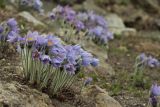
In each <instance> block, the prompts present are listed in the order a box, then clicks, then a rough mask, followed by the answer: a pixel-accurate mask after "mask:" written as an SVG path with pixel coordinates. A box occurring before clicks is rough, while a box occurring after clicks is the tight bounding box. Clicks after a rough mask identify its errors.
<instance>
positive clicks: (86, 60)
mask: <svg viewBox="0 0 160 107" xmlns="http://www.w3.org/2000/svg"><path fill="white" fill-rule="evenodd" d="M81 55H82V65H83V66H85V67H86V66H89V65H90V64H91V62H92V55H91V54H90V53H88V52H86V51H83V52H82V54H81Z"/></svg>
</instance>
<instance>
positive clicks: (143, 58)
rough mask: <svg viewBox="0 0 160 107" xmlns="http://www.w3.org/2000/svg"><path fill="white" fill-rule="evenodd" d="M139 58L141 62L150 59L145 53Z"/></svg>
mask: <svg viewBox="0 0 160 107" xmlns="http://www.w3.org/2000/svg"><path fill="white" fill-rule="evenodd" d="M138 58H139V59H140V61H142V62H143V61H146V60H147V59H148V58H147V56H146V55H145V54H144V53H142V54H140V55H139V56H138Z"/></svg>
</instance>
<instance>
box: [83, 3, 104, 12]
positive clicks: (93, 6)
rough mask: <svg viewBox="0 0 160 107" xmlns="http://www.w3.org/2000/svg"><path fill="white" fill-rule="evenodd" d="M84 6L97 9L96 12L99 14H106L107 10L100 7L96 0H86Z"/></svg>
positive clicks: (91, 9) (90, 9)
mask: <svg viewBox="0 0 160 107" xmlns="http://www.w3.org/2000/svg"><path fill="white" fill-rule="evenodd" d="M82 8H84V9H85V10H89V11H95V12H96V13H99V14H106V12H105V10H104V9H102V8H100V7H98V6H97V5H96V3H95V2H94V0H86V1H85V2H84V3H83V5H82Z"/></svg>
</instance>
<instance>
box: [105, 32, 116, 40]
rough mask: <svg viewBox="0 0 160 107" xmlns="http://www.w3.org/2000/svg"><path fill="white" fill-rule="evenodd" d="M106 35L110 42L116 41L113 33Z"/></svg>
mask: <svg viewBox="0 0 160 107" xmlns="http://www.w3.org/2000/svg"><path fill="white" fill-rule="evenodd" d="M106 34H107V38H108V40H112V39H114V36H113V33H112V32H106Z"/></svg>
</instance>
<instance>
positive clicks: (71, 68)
mask: <svg viewBox="0 0 160 107" xmlns="http://www.w3.org/2000/svg"><path fill="white" fill-rule="evenodd" d="M64 69H65V70H66V71H67V72H68V73H69V74H71V75H72V74H75V70H76V68H75V66H74V65H73V64H70V63H67V64H65V65H64Z"/></svg>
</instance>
